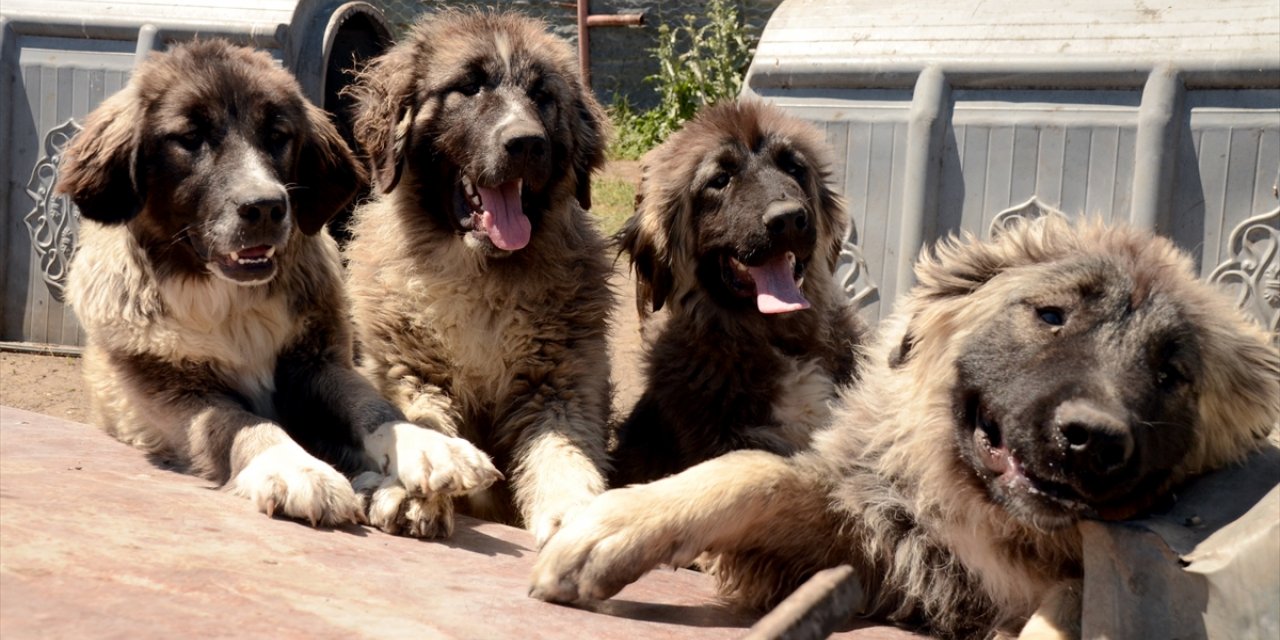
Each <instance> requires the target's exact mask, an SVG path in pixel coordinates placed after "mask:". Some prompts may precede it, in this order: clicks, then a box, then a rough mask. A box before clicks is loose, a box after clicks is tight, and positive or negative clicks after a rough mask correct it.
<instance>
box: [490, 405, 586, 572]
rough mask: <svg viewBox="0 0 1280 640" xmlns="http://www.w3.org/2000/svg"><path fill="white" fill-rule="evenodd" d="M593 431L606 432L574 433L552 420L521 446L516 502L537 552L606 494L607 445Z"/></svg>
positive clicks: (538, 427)
mask: <svg viewBox="0 0 1280 640" xmlns="http://www.w3.org/2000/svg"><path fill="white" fill-rule="evenodd" d="M592 431H600V432H602V431H603V429H602V428H600V427H594V428H577V429H575V428H574V425H572V424H565V423H560V422H558V421H557V420H556V419H555V418H550V419H546V420H544V421H542V422H541V423H539V424H536V425H534V426H532V427H531V428H529V429H527V430H525V432H524V433H523V434H522V436H523V437H522V438H521V440H520V442H519V443H518V444H517V446H516V449H515V451H514V454H515V455H514V460H515V466H514V469H513V470H512V472H511V475H512V479H511V484H512V487H513V489H514V497H515V503H516V507H517V508H518V509H519V510H520V515H521V517H522V519H523V521H524V524H525V527H526V528H527V529H528V530H529V531H530V532H531V533H533V538H534V543H535V544H536V545H537V546H538V547H542V545H543V544H545V543H546V541H547V540H548V539H549V538H551V536H552V534H554V533H555V532H556V531H557V530H559V529H560V526H561V525H562V524H563V523H564V522H565V521H567V520H568V518H569V517H570V516H571V515H572V514H573V513H574V512H575V511H577V510H579V509H581V508H582V507H584V506H585V505H586V504H587V503H588V502H590V501H591V500H592V499H593V498H595V497H596V496H597V495H600V493H601V492H603V491H604V489H605V479H604V474H603V472H602V470H601V467H602V466H603V465H604V452H603V450H604V443H603V442H601V443H599V444H598V445H597V444H596V443H594V442H591V441H590V440H592V439H593V438H592V435H591V432H592ZM600 439H601V440H603V437H601V438H600Z"/></svg>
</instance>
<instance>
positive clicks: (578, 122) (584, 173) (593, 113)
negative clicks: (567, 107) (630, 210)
mask: <svg viewBox="0 0 1280 640" xmlns="http://www.w3.org/2000/svg"><path fill="white" fill-rule="evenodd" d="M575 108H576V109H577V112H578V117H577V118H574V120H575V122H574V127H573V137H574V154H573V176H574V180H575V182H576V185H575V191H574V194H575V195H576V196H577V198H578V205H579V206H581V207H582V208H583V209H587V210H590V209H591V173H592V172H593V171H595V170H596V169H599V168H600V167H602V166H604V160H605V147H606V145H607V144H608V139H609V119H608V116H606V115H605V113H604V109H601V108H600V103H598V102H596V99H595V98H593V97H592V96H591V95H590V93H589V89H588V90H583V93H582V94H581V95H580V96H579V98H578V100H576V105H575Z"/></svg>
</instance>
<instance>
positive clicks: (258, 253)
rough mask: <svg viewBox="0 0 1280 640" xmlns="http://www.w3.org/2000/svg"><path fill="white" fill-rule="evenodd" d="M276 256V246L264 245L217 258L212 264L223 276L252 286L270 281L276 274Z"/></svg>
mask: <svg viewBox="0 0 1280 640" xmlns="http://www.w3.org/2000/svg"><path fill="white" fill-rule="evenodd" d="M275 254H276V248H275V247H274V246H272V245H265V244H264V245H258V246H256V247H247V248H244V249H240V250H239V251H232V252H230V253H226V254H223V255H220V256H217V257H216V258H215V259H214V260H213V261H212V263H211V264H213V265H214V266H216V267H217V269H218V272H219V273H220V274H221V275H223V276H226V277H227V278H230V279H231V280H234V281H236V282H241V283H246V284H251V283H257V282H262V281H265V280H268V279H270V278H271V276H273V275H274V274H275V269H276V262H275Z"/></svg>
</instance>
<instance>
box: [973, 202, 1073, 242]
mask: <svg viewBox="0 0 1280 640" xmlns="http://www.w3.org/2000/svg"><path fill="white" fill-rule="evenodd" d="M1065 215H1066V214H1064V213H1062V212H1061V211H1059V210H1057V209H1055V208H1053V207H1051V206H1049V205H1047V204H1045V203H1043V202H1041V201H1040V199H1039V198H1037V197H1036V196H1031V199H1029V200H1027V201H1026V202H1023V203H1022V204H1017V205H1014V206H1012V207H1009V208H1008V209H1005V210H1004V211H1001V212H1000V213H997V214H996V217H995V218H993V219H992V220H991V227H990V228H989V229H987V236H988V237H990V238H995V237H996V236H998V235H1000V234H1001V233H1003V232H1004V231H1005V230H1007V229H1008V228H1009V227H1010V225H1013V224H1014V223H1016V222H1018V221H1020V220H1035V219H1037V218H1043V217H1045V216H1065Z"/></svg>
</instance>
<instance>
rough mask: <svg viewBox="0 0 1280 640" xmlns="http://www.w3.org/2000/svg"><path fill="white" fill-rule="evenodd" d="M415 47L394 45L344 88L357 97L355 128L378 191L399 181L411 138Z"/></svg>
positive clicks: (414, 115) (388, 189)
mask: <svg viewBox="0 0 1280 640" xmlns="http://www.w3.org/2000/svg"><path fill="white" fill-rule="evenodd" d="M413 51H414V49H413V48H412V47H410V46H408V45H402V46H397V47H393V48H392V49H391V50H390V51H388V52H387V53H385V54H383V55H381V56H379V57H378V58H375V59H374V60H373V62H370V63H369V65H368V66H367V67H365V68H364V70H362V71H360V72H359V73H358V74H357V76H356V82H355V83H354V84H352V85H349V86H348V87H347V88H346V89H344V91H347V92H349V93H350V94H351V95H352V96H354V97H355V99H356V105H357V106H356V117H355V121H354V123H353V127H352V128H353V131H354V133H355V138H356V141H357V142H358V143H359V144H360V147H361V150H362V151H363V153H364V154H365V155H366V156H367V157H368V159H369V164H370V167H371V169H372V171H371V172H372V174H373V181H374V183H375V184H376V185H377V187H378V190H379V192H381V193H390V192H391V190H392V189H394V188H395V187H396V184H398V183H399V182H400V174H401V172H402V171H403V169H404V158H405V154H406V153H407V152H408V150H409V146H410V144H411V142H412V134H413V122H414V120H415V119H416V118H417V115H418V107H417V105H416V104H415V103H414V75H413V69H414V68H415V66H414V64H413V62H414V56H413Z"/></svg>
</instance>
